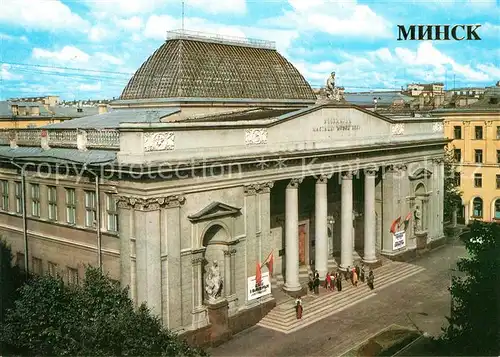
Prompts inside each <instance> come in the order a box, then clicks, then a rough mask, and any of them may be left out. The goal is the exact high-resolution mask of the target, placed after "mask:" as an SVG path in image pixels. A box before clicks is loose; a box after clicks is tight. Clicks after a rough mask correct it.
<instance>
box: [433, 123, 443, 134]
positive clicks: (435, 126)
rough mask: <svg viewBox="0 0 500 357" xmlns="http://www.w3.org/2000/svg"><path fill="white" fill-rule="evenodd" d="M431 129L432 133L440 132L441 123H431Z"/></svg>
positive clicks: (441, 128) (441, 129)
mask: <svg viewBox="0 0 500 357" xmlns="http://www.w3.org/2000/svg"><path fill="white" fill-rule="evenodd" d="M432 131H433V132H434V133H438V132H439V133H441V132H442V131H443V123H434V124H432Z"/></svg>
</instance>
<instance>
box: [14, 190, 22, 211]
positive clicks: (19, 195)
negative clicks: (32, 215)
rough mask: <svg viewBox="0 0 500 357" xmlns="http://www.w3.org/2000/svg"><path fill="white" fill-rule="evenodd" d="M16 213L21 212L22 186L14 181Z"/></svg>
mask: <svg viewBox="0 0 500 357" xmlns="http://www.w3.org/2000/svg"><path fill="white" fill-rule="evenodd" d="M15 184H16V213H23V206H22V205H23V186H22V184H21V182H16V183H15Z"/></svg>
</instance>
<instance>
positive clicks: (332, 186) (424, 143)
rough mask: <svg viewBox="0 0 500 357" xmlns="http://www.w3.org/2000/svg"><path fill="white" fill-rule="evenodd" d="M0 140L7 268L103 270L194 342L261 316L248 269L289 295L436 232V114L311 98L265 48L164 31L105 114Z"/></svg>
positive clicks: (439, 202) (1, 225)
mask: <svg viewBox="0 0 500 357" xmlns="http://www.w3.org/2000/svg"><path fill="white" fill-rule="evenodd" d="M0 140H1V141H0V143H1V145H0V159H1V167H0V190H1V194H2V200H1V205H0V209H1V213H0V234H1V235H2V236H3V237H4V238H5V239H6V240H7V241H8V242H9V243H10V244H11V245H12V248H13V252H15V253H16V259H17V261H18V264H19V265H21V266H24V267H29V270H30V271H34V272H35V273H39V274H41V273H44V272H48V273H49V274H60V275H62V276H63V277H64V279H65V280H67V281H68V282H69V283H77V282H78V279H81V278H82V277H83V273H84V266H85V264H92V265H100V266H102V268H103V270H104V271H105V272H106V273H108V274H109V275H110V277H111V278H113V279H115V280H117V281H120V282H121V284H122V286H129V287H130V294H131V297H132V298H133V299H134V301H136V302H137V303H141V302H146V303H147V304H148V306H149V307H150V308H151V309H152V311H153V312H155V313H156V314H158V315H159V316H160V317H161V319H162V320H163V322H164V324H165V325H166V326H167V327H168V328H170V329H172V330H174V331H176V332H178V333H181V334H185V336H188V337H189V338H190V339H192V341H194V343H202V342H203V341H204V340H206V339H207V336H211V337H208V338H212V339H213V338H214V336H215V338H218V337H217V336H218V334H220V335H222V334H227V333H229V334H231V333H236V332H239V331H241V330H243V329H245V328H248V327H250V326H252V325H254V324H255V323H257V322H258V321H259V320H260V319H261V318H262V317H263V316H264V315H265V314H266V313H268V312H269V311H270V309H272V308H273V307H274V305H275V299H274V298H273V295H272V293H269V289H268V288H267V287H266V286H263V287H260V288H259V289H260V290H262V291H261V292H262V293H261V294H257V295H256V294H255V291H256V289H255V288H256V287H255V283H254V282H255V279H256V275H258V273H257V266H259V267H260V266H262V268H261V269H262V271H261V272H262V276H263V277H265V278H266V279H267V276H268V273H272V277H271V278H270V281H268V280H266V281H265V284H271V285H272V289H274V290H276V289H283V290H284V291H286V292H288V293H289V294H291V295H294V294H300V292H301V291H302V289H303V284H304V281H307V277H308V273H309V272H311V271H314V270H317V271H318V272H319V274H320V275H321V276H322V277H323V276H324V275H325V274H326V272H327V271H330V270H332V269H334V268H336V267H339V268H341V269H345V268H346V267H348V266H352V265H353V264H354V263H355V262H358V261H361V260H363V261H365V262H366V263H368V264H376V262H377V261H378V260H379V259H380V255H384V256H386V257H390V258H393V259H404V258H406V257H408V256H411V255H414V254H415V252H416V250H417V249H420V248H422V247H425V246H428V245H432V244H437V243H438V242H440V241H441V240H442V238H443V189H444V187H443V182H444V181H443V177H444V166H443V155H444V150H443V148H444V146H445V145H446V144H447V142H448V141H447V140H446V139H445V138H444V134H443V124H442V119H440V118H397V119H394V118H392V119H391V118H389V117H385V116H382V115H380V114H377V113H375V112H372V111H369V110H366V109H362V108H360V107H356V106H354V105H349V104H346V103H345V102H342V101H336V100H329V99H320V100H318V99H317V97H316V95H315V94H314V92H313V90H312V89H311V87H310V85H309V84H308V83H307V81H306V80H305V79H304V77H303V76H302V75H301V74H300V73H299V72H298V70H297V69H296V68H295V67H294V66H293V65H292V64H291V63H290V62H289V61H287V59H285V58H284V57H283V56H281V55H280V54H279V53H278V52H277V51H276V49H275V46H274V44H273V43H271V42H267V41H257V40H247V39H237V38H222V37H220V36H210V35H205V34H199V33H193V32H188V31H173V32H170V33H169V36H168V39H167V41H166V42H165V43H164V44H163V45H162V46H161V47H160V48H158V49H157V50H156V51H155V52H154V53H153V54H152V55H151V56H150V57H149V58H148V59H147V60H146V62H144V64H143V65H142V66H141V67H140V68H139V69H138V70H137V71H136V73H135V74H134V75H133V77H132V78H131V79H130V81H129V83H128V85H127V86H126V87H125V89H124V90H123V92H122V95H121V97H120V98H119V100H117V101H115V102H113V103H112V110H111V111H109V112H107V113H103V114H99V115H94V116H89V117H83V118H78V119H73V120H70V121H65V122H61V123H57V124H51V125H47V126H45V127H43V128H37V129H22V130H5V131H3V132H1V136H0ZM409 216H411V221H410V224H409V225H406V224H403V221H404V220H405V217H406V218H408V217H409ZM269 257H272V259H271V261H272V264H267V265H264V264H263V263H264V262H268V263H269V260H270V259H269ZM270 268H271V269H272V271H271V272H268V270H269V269H270ZM264 280H265V279H264ZM259 289H257V290H259ZM221 316H222V319H223V320H224V321H225V324H226V327H225V328H222V330H220V329H219V330H217V329H216V328H215V325H214V324H215V320H216V319H217V320H218V321H219V320H220V318H221ZM217 324H218V325H220V321H219V322H217ZM219 327H220V326H219ZM216 330H217V331H216ZM221 338H222V337H221Z"/></svg>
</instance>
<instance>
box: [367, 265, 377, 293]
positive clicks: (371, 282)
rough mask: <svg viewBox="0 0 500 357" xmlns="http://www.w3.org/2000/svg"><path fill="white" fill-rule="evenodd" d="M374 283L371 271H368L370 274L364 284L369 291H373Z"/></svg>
mask: <svg viewBox="0 0 500 357" xmlns="http://www.w3.org/2000/svg"><path fill="white" fill-rule="evenodd" d="M374 281H375V276H374V275H373V270H371V269H370V272H369V273H368V278H367V279H366V282H367V283H368V287H369V288H370V290H373V289H374V285H373V283H374Z"/></svg>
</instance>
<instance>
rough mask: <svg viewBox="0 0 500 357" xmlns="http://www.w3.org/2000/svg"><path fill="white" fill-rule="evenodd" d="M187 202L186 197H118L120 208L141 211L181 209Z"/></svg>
mask: <svg viewBox="0 0 500 357" xmlns="http://www.w3.org/2000/svg"><path fill="white" fill-rule="evenodd" d="M185 200H186V199H185V197H184V196H182V195H172V196H167V197H151V198H141V197H130V196H118V202H117V204H118V207H119V208H126V209H135V210H139V211H155V210H159V209H160V208H172V207H179V206H180V205H181V204H183V203H184V201H185Z"/></svg>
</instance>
